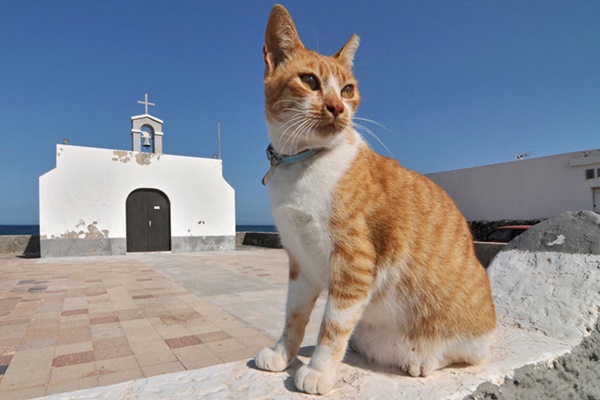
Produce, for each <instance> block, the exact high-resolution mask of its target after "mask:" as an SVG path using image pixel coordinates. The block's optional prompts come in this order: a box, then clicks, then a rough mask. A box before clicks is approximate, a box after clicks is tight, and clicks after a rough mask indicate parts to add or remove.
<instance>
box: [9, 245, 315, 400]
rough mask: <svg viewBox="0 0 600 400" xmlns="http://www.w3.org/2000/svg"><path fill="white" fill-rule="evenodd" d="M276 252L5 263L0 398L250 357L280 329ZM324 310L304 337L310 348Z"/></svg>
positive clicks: (280, 275)
mask: <svg viewBox="0 0 600 400" xmlns="http://www.w3.org/2000/svg"><path fill="white" fill-rule="evenodd" d="M286 287H287V257H286V255H285V252H284V251H283V250H273V249H259V248H253V247H242V248H239V249H238V250H237V251H234V252H207V253H189V254H162V253H160V254H135V255H127V256H114V257H78V258H55V259H23V258H17V257H10V256H1V258H0V398H1V399H3V400H11V399H15V400H17V399H31V398H35V397H40V396H44V395H48V394H54V393H63V392H69V391H73V390H78V389H83V388H90V387H96V386H105V385H109V384H113V383H118V382H123V381H128V380H132V379H137V378H142V377H148V376H153V375H159V374H164V373H169V372H176V371H182V370H187V369H195V368H202V367H206V366H210V365H215V364H220V363H224V362H230V361H237V360H242V359H246V358H251V357H253V356H254V355H255V354H256V352H257V351H258V350H260V349H261V348H262V347H264V346H267V345H272V344H273V343H274V340H275V339H276V338H277V337H278V335H279V333H280V330H281V327H282V325H283V318H284V309H285V294H286ZM323 304H324V300H323V298H321V299H320V300H319V302H318V305H317V308H318V309H319V311H317V313H315V315H316V316H315V317H313V318H312V319H311V323H310V324H309V328H308V330H307V332H308V333H307V337H306V339H305V344H314V342H315V340H316V333H317V331H318V321H319V320H320V315H318V313H321V314H322V308H323Z"/></svg>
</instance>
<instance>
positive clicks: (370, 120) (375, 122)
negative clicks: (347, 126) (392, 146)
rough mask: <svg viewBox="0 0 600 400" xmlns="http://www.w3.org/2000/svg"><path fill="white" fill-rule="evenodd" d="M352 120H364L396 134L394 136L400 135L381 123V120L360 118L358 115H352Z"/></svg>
mask: <svg viewBox="0 0 600 400" xmlns="http://www.w3.org/2000/svg"><path fill="white" fill-rule="evenodd" d="M352 119H353V120H359V121H365V122H370V123H372V124H374V125H377V126H378V127H380V128H383V129H385V130H386V131H388V132H389V133H391V134H392V135H394V136H396V137H400V135H398V134H397V133H396V132H394V131H393V130H391V129H390V128H388V127H387V126H385V125H384V124H382V123H381V122H377V121H375V120H372V119H368V118H360V117H353V118H352Z"/></svg>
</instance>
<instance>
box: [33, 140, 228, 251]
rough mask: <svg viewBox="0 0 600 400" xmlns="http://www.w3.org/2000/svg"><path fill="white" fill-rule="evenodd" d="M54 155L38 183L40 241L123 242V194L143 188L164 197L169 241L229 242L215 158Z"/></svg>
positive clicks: (61, 149) (61, 150) (224, 186)
mask: <svg viewBox="0 0 600 400" xmlns="http://www.w3.org/2000/svg"><path fill="white" fill-rule="evenodd" d="M56 151H57V154H56V168H55V169H53V170H51V171H49V172H47V173H46V174H44V175H42V176H41V177H40V182H39V184H40V237H41V240H42V242H43V241H44V240H58V239H66V240H72V239H125V238H126V208H125V204H126V200H127V197H128V196H129V194H130V193H131V192H133V191H134V190H136V189H140V188H149V189H158V190H160V191H162V192H163V193H165V194H166V195H167V197H168V198H169V201H170V210H171V237H215V236H217V237H232V238H233V242H234V243H235V193H234V190H233V188H232V187H231V186H230V185H229V184H228V183H227V182H226V181H225V179H224V178H223V176H222V161H221V160H216V159H206V158H194V157H182V156H173V155H166V154H152V153H140V152H133V151H123V150H109V149H98V148H88V147H79V146H70V145H58V146H57V149H56ZM43 247H44V246H43V243H42V256H44V254H43V253H44V250H43Z"/></svg>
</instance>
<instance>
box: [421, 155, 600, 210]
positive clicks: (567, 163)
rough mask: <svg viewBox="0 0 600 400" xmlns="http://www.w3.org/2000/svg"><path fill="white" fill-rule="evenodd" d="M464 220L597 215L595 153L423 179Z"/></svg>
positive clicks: (598, 163) (599, 160) (599, 168)
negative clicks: (571, 213) (454, 206)
mask: <svg viewBox="0 0 600 400" xmlns="http://www.w3.org/2000/svg"><path fill="white" fill-rule="evenodd" d="M427 176H428V177H429V178H430V179H432V180H433V181H434V182H436V183H437V184H438V185H440V186H441V187H442V188H444V189H445V190H446V191H447V192H448V193H449V194H450V196H451V197H452V198H453V199H454V201H455V202H456V204H457V205H458V207H459V208H460V210H461V211H462V212H463V213H464V215H465V217H466V218H467V220H469V221H495V220H503V219H508V220H511V219H512V220H519V219H543V218H550V217H553V216H556V215H559V214H561V213H563V212H566V211H581V210H590V211H595V212H600V149H596V150H588V151H578V152H574V153H566V154H559V155H555V156H548V157H540V158H531V159H523V160H518V161H513V162H507V163H502V164H493V165H485V166H482V167H474V168H467V169H460V170H455V171H447V172H438V173H433V174H428V175H427Z"/></svg>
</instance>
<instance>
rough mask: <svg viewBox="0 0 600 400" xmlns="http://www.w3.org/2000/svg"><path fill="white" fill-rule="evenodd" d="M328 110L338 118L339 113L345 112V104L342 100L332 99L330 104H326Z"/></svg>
mask: <svg viewBox="0 0 600 400" xmlns="http://www.w3.org/2000/svg"><path fill="white" fill-rule="evenodd" d="M326 107H327V111H329V112H330V113H331V114H332V115H333V117H334V118H337V117H338V115H340V114H341V113H343V112H344V104H342V102H341V101H332V102H330V103H329V104H326Z"/></svg>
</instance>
